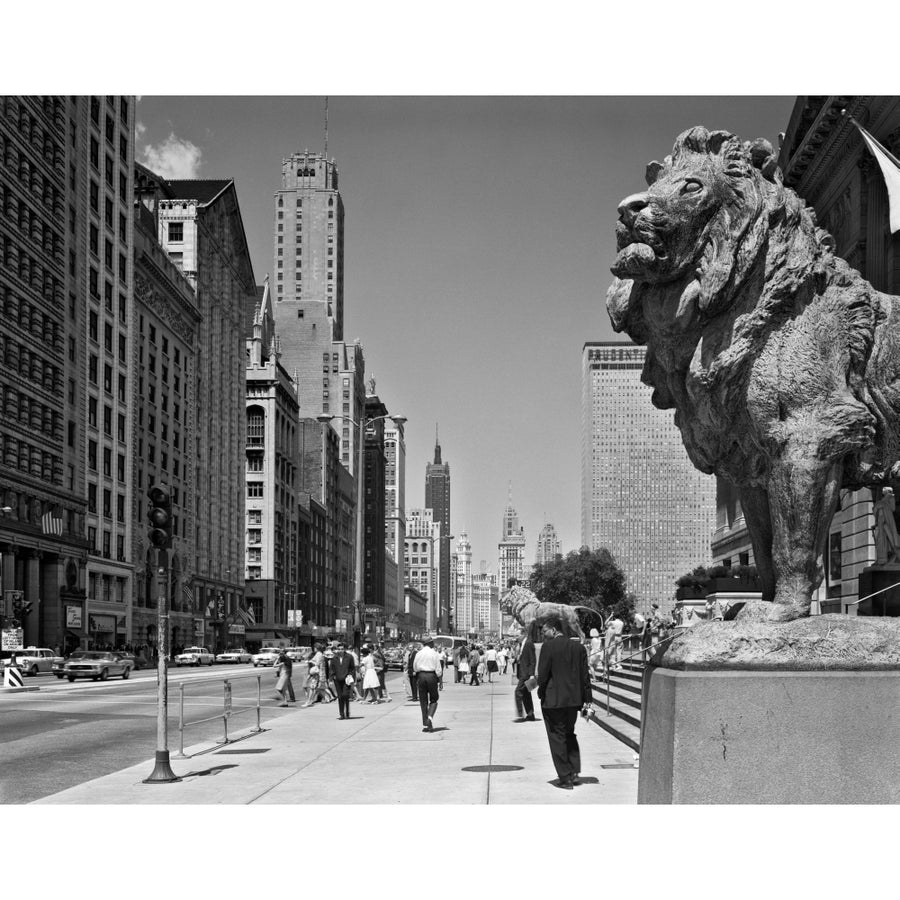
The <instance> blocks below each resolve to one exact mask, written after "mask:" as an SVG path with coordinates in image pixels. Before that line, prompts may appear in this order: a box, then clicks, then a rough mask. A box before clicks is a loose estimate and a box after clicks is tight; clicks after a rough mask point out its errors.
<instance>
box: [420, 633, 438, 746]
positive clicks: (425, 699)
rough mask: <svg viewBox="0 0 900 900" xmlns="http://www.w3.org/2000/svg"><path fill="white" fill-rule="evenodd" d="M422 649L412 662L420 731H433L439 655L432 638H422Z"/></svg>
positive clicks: (436, 700)
mask: <svg viewBox="0 0 900 900" xmlns="http://www.w3.org/2000/svg"><path fill="white" fill-rule="evenodd" d="M422 645H423V646H422V649H421V650H420V651H419V652H418V653H417V654H416V657H415V659H414V660H413V671H414V672H415V673H416V687H417V690H418V694H419V705H420V706H421V707H422V731H434V714H435V713H436V712H437V705H438V696H439V694H438V691H439V687H438V680H439V678H440V676H441V655H440V653H438V652H437V650H435V649H434V638H431V637H428V636H427V635H426V636H425V637H423V638H422Z"/></svg>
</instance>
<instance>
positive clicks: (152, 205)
mask: <svg viewBox="0 0 900 900" xmlns="http://www.w3.org/2000/svg"><path fill="white" fill-rule="evenodd" d="M135 192H136V196H137V198H138V200H139V201H140V202H141V203H142V204H143V205H144V206H145V207H146V208H147V209H148V210H150V212H152V213H153V214H154V216H155V218H156V223H157V227H158V231H157V235H158V239H159V242H160V244H161V245H162V246H163V247H164V248H165V250H166V252H167V253H168V255H169V258H170V259H171V260H172V261H173V262H174V263H175V265H176V266H177V267H178V268H179V269H180V270H181V272H182V273H183V274H184V276H185V278H187V280H188V282H189V283H190V284H191V286H192V287H193V289H194V293H195V295H196V296H197V298H198V306H199V310H200V314H201V317H202V318H201V323H200V333H199V340H198V345H197V360H198V366H197V370H196V372H195V373H194V378H195V383H194V386H193V395H194V407H193V408H192V409H191V410H190V413H191V414H192V415H193V416H194V420H195V422H196V423H197V432H196V439H197V443H196V447H197V456H196V459H195V462H194V472H193V474H192V481H191V483H190V492H191V497H192V500H193V501H194V503H195V509H194V523H193V525H194V529H195V540H194V554H195V555H194V560H193V561H192V569H193V571H192V579H191V582H190V584H189V585H188V588H189V590H190V591H191V592H192V593H193V595H194V597H195V598H196V602H197V605H198V609H199V611H200V612H201V613H202V614H203V616H204V619H205V622H204V626H203V627H204V641H203V643H205V644H207V645H209V646H210V647H213V646H216V645H217V644H218V641H219V637H220V635H221V633H222V628H223V627H224V624H225V622H226V619H229V618H232V617H234V616H235V615H236V614H237V611H238V609H239V608H241V606H242V603H243V595H244V565H245V538H246V533H245V532H246V518H245V509H246V504H245V502H244V500H245V498H244V492H245V491H246V490H248V485H247V482H246V480H245V460H246V454H245V447H244V438H245V436H246V424H245V423H246V404H245V387H246V363H245V360H246V347H245V343H244V317H245V310H246V307H247V304H248V303H252V302H253V300H254V299H255V298H256V296H257V290H256V283H255V280H254V277H253V266H252V264H251V261H250V252H249V249H248V247H247V238H246V235H245V233H244V225H243V221H242V219H241V210H240V205H239V203H238V197H237V189H236V187H235V184H234V181H233V180H229V179H196V180H173V179H165V178H162V177H160V176H158V175H155V174H154V173H153V172H151V171H150V170H148V169H146V168H144V167H143V166H138V167H137V178H136V185H135ZM198 637H199V636H198ZM198 642H199V641H198Z"/></svg>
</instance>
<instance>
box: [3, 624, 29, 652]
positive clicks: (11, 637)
mask: <svg viewBox="0 0 900 900" xmlns="http://www.w3.org/2000/svg"><path fill="white" fill-rule="evenodd" d="M24 638H25V635H24V633H23V632H22V629H21V628H4V629H3V637H2V641H0V644H2V646H0V649H2V650H21V649H22V647H23V646H24V643H23V642H24Z"/></svg>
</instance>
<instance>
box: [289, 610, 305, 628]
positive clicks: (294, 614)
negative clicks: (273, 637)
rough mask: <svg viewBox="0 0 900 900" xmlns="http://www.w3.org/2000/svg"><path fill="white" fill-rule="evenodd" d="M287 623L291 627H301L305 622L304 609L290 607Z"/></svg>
mask: <svg viewBox="0 0 900 900" xmlns="http://www.w3.org/2000/svg"><path fill="white" fill-rule="evenodd" d="M287 623H288V627H289V628H299V627H300V626H301V625H302V624H303V611H302V610H299V609H289V610H288V611H287Z"/></svg>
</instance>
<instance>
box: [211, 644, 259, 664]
mask: <svg viewBox="0 0 900 900" xmlns="http://www.w3.org/2000/svg"><path fill="white" fill-rule="evenodd" d="M251 659H252V654H250V653H249V652H248V651H246V650H245V649H244V648H243V647H238V648H236V649H234V650H223V651H222V652H221V653H217V654H216V662H217V663H248V662H250V660H251Z"/></svg>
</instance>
